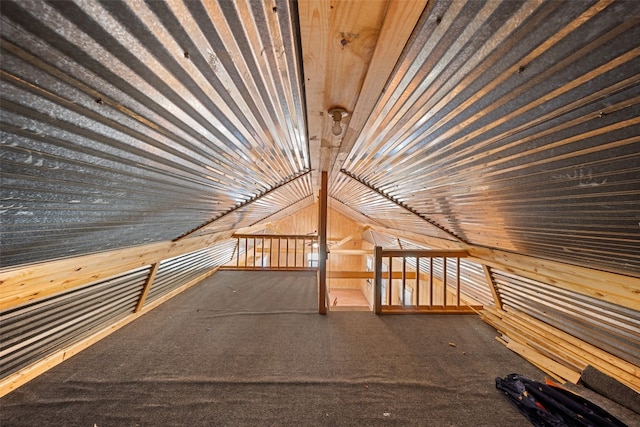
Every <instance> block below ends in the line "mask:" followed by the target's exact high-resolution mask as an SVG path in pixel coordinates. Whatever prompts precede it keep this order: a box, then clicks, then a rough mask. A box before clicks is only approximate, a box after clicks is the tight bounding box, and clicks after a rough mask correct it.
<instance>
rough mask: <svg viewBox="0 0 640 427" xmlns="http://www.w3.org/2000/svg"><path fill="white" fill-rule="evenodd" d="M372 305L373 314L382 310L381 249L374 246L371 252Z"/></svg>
mask: <svg viewBox="0 0 640 427" xmlns="http://www.w3.org/2000/svg"><path fill="white" fill-rule="evenodd" d="M373 282H374V283H373V304H374V312H375V313H376V314H380V311H381V310H382V247H381V246H376V247H375V249H374V251H373Z"/></svg>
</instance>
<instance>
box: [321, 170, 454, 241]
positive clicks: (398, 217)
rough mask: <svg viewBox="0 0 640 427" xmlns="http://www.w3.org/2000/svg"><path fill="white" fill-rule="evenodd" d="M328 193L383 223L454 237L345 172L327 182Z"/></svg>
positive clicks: (425, 233)
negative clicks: (328, 186)
mask: <svg viewBox="0 0 640 427" xmlns="http://www.w3.org/2000/svg"><path fill="white" fill-rule="evenodd" d="M329 196H330V197H331V198H333V199H334V200H336V201H338V202H340V203H342V204H343V205H345V206H347V207H349V208H351V209H353V210H354V211H356V212H359V213H361V214H363V215H364V216H366V217H367V218H369V219H371V220H372V221H374V222H375V223H377V224H381V225H383V226H385V227H389V228H395V229H398V230H412V231H415V232H417V233H421V234H424V235H427V236H432V237H437V238H441V239H448V240H453V241H455V240H457V237H456V236H455V235H453V234H451V233H448V232H447V231H445V230H442V229H441V228H439V227H438V226H437V225H435V224H431V223H429V222H428V221H426V220H425V219H423V218H421V217H420V216H418V215H416V213H414V212H411V211H410V210H408V209H406V208H405V207H402V206H400V205H399V204H397V203H394V202H393V201H392V200H389V199H388V198H386V197H385V196H384V195H383V194H380V193H378V192H376V191H375V190H372V189H371V188H369V187H368V186H367V185H366V184H365V183H362V182H360V181H358V180H355V179H353V178H351V177H349V176H347V175H344V174H340V175H339V176H338V177H337V178H336V179H335V180H334V181H333V182H332V183H331V186H330V189H329Z"/></svg>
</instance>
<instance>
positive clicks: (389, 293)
mask: <svg viewBox="0 0 640 427" xmlns="http://www.w3.org/2000/svg"><path fill="white" fill-rule="evenodd" d="M388 270H389V271H388V273H389V279H387V305H388V306H389V307H391V306H392V305H393V300H392V299H391V298H392V297H393V257H392V256H390V257H389V269H388Z"/></svg>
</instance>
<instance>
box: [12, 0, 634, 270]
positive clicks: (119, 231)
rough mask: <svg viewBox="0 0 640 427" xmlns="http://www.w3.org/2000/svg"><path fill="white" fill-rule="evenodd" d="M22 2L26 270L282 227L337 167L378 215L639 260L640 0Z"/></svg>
mask: <svg viewBox="0 0 640 427" xmlns="http://www.w3.org/2000/svg"><path fill="white" fill-rule="evenodd" d="M0 8H1V13H2V22H1V24H2V25H1V29H0V31H1V48H2V61H1V65H0V67H1V75H0V77H1V81H0V83H1V84H2V88H1V91H2V94H1V103H2V104H1V109H2V115H1V117H0V120H1V125H2V128H1V142H2V189H1V191H2V199H3V200H2V265H3V266H13V265H18V264H23V263H29V262H35V261H43V260H49V259H53V258H59V257H65V256H72V255H78V254H85V253H90V252H97V251H104V250H109V249H115V248H121V247H127V246H134V245H140V244H144V243H150V242H159V241H167V240H176V239H180V238H181V237H184V236H191V235H207V234H213V233H217V232H221V231H233V230H236V229H240V228H245V227H249V226H253V225H256V224H260V223H261V222H264V221H268V220H272V219H274V218H278V217H282V216H283V215H285V214H287V213H290V212H292V211H295V210H299V209H302V208H304V207H307V206H309V205H310V204H313V203H314V202H315V200H316V197H317V194H318V188H319V182H320V181H319V172H320V171H327V172H328V173H329V189H328V191H329V198H330V203H331V205H332V207H333V208H334V209H336V210H339V211H340V212H342V213H344V214H346V215H349V216H350V217H351V218H353V219H354V220H356V221H358V222H361V223H366V224H372V225H376V226H379V227H383V228H386V229H388V230H392V231H393V230H395V231H396V232H397V233H398V235H401V234H403V233H404V234H406V233H408V232H410V233H413V235H414V236H415V235H420V236H423V237H424V238H425V239H426V240H427V241H429V242H430V243H431V244H433V245H434V246H443V247H446V246H465V247H476V248H487V249H499V250H503V251H508V252H513V253H517V254H522V255H526V256H530V257H535V258H541V259H547V260H554V261H560V262H564V263H567V264H574V265H579V266H584V267H590V268H595V269H599V270H604V271H609V272H614V273H620V274H623V275H628V276H635V277H640V72H639V71H640V59H639V55H640V44H639V42H638V41H639V40H640V3H638V2H637V1H635V0H632V1H615V2H613V1H580V2H575V1H512V0H509V1H487V2H481V1H471V2H467V1H443V0H432V1H420V0H416V1H399V0H370V1H346V0H335V1H325V0H309V1H299V2H292V1H249V2H245V1H227V0H218V1H209V2H203V3H200V2H193V1H168V2H161V1H146V2H145V1H138V0H130V1H123V2H113V1H104V2H97V1H83V0H77V1H54V2H47V3H45V2H41V1H28V0H20V1H8V0H3V1H2V2H1V4H0ZM333 107H341V108H344V109H345V110H346V111H347V113H348V114H347V116H346V117H345V118H344V119H343V121H342V132H341V134H340V135H338V136H336V135H334V134H333V132H332V125H333V122H332V119H331V117H330V115H329V114H328V111H329V109H331V108H333Z"/></svg>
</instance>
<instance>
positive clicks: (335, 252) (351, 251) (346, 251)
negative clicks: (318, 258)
mask: <svg viewBox="0 0 640 427" xmlns="http://www.w3.org/2000/svg"><path fill="white" fill-rule="evenodd" d="M329 253H331V254H332V255H359V256H362V255H373V251H372V250H367V249H331V250H330V251H329Z"/></svg>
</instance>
